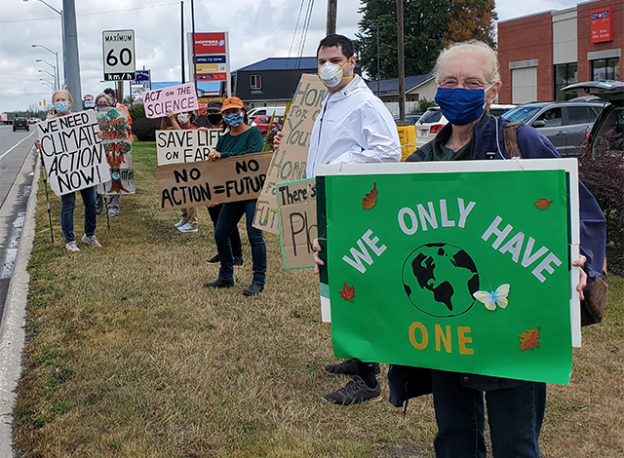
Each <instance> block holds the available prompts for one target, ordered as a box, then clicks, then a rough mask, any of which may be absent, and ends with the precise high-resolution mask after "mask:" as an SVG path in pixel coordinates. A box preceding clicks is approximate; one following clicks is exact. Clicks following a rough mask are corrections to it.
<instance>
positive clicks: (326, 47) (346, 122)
mask: <svg viewBox="0 0 624 458" xmlns="http://www.w3.org/2000/svg"><path fill="white" fill-rule="evenodd" d="M316 55H317V59H318V71H319V73H318V74H319V77H320V78H321V80H322V81H323V83H324V84H325V86H326V87H327V92H328V95H327V97H326V98H325V100H324V101H323V102H322V104H321V105H322V110H321V112H320V114H319V115H318V116H317V118H316V120H315V121H314V127H313V128H312V134H311V137H310V148H309V150H308V160H307V165H306V177H307V178H314V177H315V176H316V166H317V165H320V164H340V163H365V162H366V163H368V162H371V163H382V162H399V161H400V160H401V147H400V142H399V135H398V132H397V128H396V125H395V123H394V120H393V119H392V116H391V115H390V112H389V111H388V109H387V108H386V107H385V105H384V104H383V103H382V101H381V100H379V99H378V98H377V97H376V96H375V95H374V94H373V93H372V92H371V90H370V89H369V88H368V86H367V85H366V83H365V82H364V80H363V79H362V78H360V76H358V75H356V74H355V55H354V53H353V43H351V40H349V39H348V38H347V37H344V36H342V35H328V36H327V37H325V38H324V39H323V40H322V41H321V43H320V44H319V47H318V50H317V52H316ZM281 138H282V135H281V134H278V136H276V140H275V142H274V145H275V146H276V147H277V146H279V142H280V140H281ZM325 370H327V371H328V372H331V373H335V374H346V375H353V379H352V380H350V381H349V382H348V383H347V385H346V386H345V387H343V388H341V389H339V390H337V391H335V392H333V393H329V394H326V395H325V396H324V397H323V399H324V400H325V401H327V402H331V403H334V404H340V405H348V404H354V403H359V402H364V401H369V400H374V399H379V397H380V396H381V386H380V384H379V382H378V380H377V378H376V374H378V373H379V364H377V363H364V362H362V361H359V360H357V359H350V360H347V361H344V362H342V363H340V364H332V365H329V366H326V367H325Z"/></svg>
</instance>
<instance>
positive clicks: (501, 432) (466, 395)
mask: <svg viewBox="0 0 624 458" xmlns="http://www.w3.org/2000/svg"><path fill="white" fill-rule="evenodd" d="M463 375H465V374H463ZM431 383H432V387H433V402H434V407H435V413H436V421H437V423H438V433H437V434H436V437H435V439H434V441H433V444H434V447H435V451H436V457H438V458H486V455H487V453H486V447H485V439H484V436H483V431H484V428H485V416H484V402H483V396H484V392H483V391H479V390H475V389H473V388H468V387H466V386H464V385H462V384H461V376H460V374H458V373H456V372H444V371H437V370H434V371H432V376H431ZM485 400H486V402H487V409H488V421H489V426H490V436H491V439H492V452H493V455H494V458H540V457H541V455H540V451H539V435H540V430H541V428H542V421H543V420H544V410H545V409H546V384H545V383H536V382H526V383H523V384H522V385H520V386H516V387H513V388H504V389H497V390H491V391H486V392H485Z"/></svg>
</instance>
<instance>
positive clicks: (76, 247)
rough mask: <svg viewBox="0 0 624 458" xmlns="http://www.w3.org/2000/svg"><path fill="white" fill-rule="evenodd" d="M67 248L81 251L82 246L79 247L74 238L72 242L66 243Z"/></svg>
mask: <svg viewBox="0 0 624 458" xmlns="http://www.w3.org/2000/svg"><path fill="white" fill-rule="evenodd" d="M65 248H67V251H80V248H78V245H76V241H75V240H72V241H71V242H68V243H66V244H65Z"/></svg>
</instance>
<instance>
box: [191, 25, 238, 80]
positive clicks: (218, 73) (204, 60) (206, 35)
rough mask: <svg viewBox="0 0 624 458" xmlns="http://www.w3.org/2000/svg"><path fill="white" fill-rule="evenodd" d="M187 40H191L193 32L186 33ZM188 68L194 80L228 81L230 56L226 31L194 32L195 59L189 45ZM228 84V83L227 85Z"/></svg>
mask: <svg viewBox="0 0 624 458" xmlns="http://www.w3.org/2000/svg"><path fill="white" fill-rule="evenodd" d="M188 42H189V43H192V42H193V34H192V33H189V34H188ZM189 51H190V53H189V54H190V56H189V62H190V63H191V65H190V69H191V72H192V73H193V75H194V78H195V81H229V79H230V57H229V44H228V32H197V33H195V61H194V65H193V53H192V48H191V47H190V46H189ZM228 86H229V85H228Z"/></svg>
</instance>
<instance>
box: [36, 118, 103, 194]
mask: <svg viewBox="0 0 624 458" xmlns="http://www.w3.org/2000/svg"><path fill="white" fill-rule="evenodd" d="M36 126H37V138H38V139H39V142H40V143H41V152H42V156H43V165H44V167H45V169H46V173H47V175H48V182H49V183H50V187H51V188H52V191H54V194H56V195H57V196H62V195H64V194H69V193H72V192H76V191H80V190H81V189H85V188H90V187H91V186H95V185H98V184H100V183H104V182H106V181H109V180H110V172H109V166H108V163H107V161H106V152H105V151H104V145H103V143H102V140H101V139H100V137H99V136H98V131H99V128H98V120H97V113H96V112H95V111H93V110H88V111H80V112H78V113H71V114H68V115H65V116H61V117H58V118H51V119H48V120H46V121H41V122H39V123H37V124H36Z"/></svg>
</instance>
